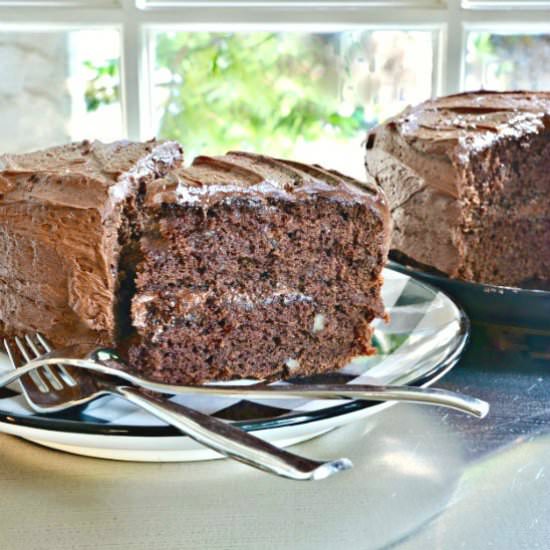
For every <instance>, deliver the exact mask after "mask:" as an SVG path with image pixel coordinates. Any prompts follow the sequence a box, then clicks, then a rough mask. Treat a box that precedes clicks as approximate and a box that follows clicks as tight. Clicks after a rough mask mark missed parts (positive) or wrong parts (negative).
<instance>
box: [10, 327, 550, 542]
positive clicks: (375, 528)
mask: <svg viewBox="0 0 550 550" xmlns="http://www.w3.org/2000/svg"><path fill="white" fill-rule="evenodd" d="M549 369H550V362H549V361H548V359H536V358H533V357H532V356H530V355H529V354H528V353H526V352H518V351H506V352H501V351H496V350H495V349H493V348H492V347H491V346H490V345H488V343H487V339H486V337H485V332H484V331H482V330H480V329H479V328H476V329H475V331H474V337H473V339H472V342H471V343H470V346H469V347H468V349H467V351H466V353H465V355H464V357H463V358H462V360H461V361H460V363H459V364H458V365H457V366H456V367H455V368H454V369H453V370H452V371H451V372H450V373H449V374H448V375H447V376H446V377H445V378H444V379H443V380H441V381H440V382H439V383H438V384H437V385H438V387H445V388H449V389H456V390H460V391H463V392H466V393H471V394H472V395H476V396H478V397H481V398H483V399H486V400H488V401H489V402H490V403H491V406H492V408H491V412H490V414H489V416H488V417H487V418H486V419H484V420H481V421H479V420H476V419H473V418H470V417H466V416H464V415H462V414H459V413H455V412H447V411H444V410H441V409H436V408H431V407H425V406H421V405H405V404H399V405H395V406H393V407H390V408H388V409H385V410H383V411H381V412H380V413H379V414H377V415H374V416H372V417H369V418H367V419H365V420H362V421H358V422H355V423H353V424H350V425H348V426H345V427H344V428H341V429H339V430H335V431H333V432H331V433H329V434H327V435H325V436H323V437H320V438H317V439H315V440H312V441H309V442H307V443H304V444H301V445H298V446H296V447H294V449H295V450H296V451H297V452H300V453H303V454H304V455H307V456H311V457H317V458H334V457H337V456H348V457H349V458H351V459H352V460H353V462H354V464H355V467H354V469H353V470H351V471H349V472H344V473H342V474H340V475H337V476H335V477H332V478H330V479H327V480H324V481H320V482H292V481H288V480H282V479H277V478H274V477H272V476H268V475H266V474H263V473H260V472H258V471H256V470H252V469H250V468H248V467H246V466H243V465H240V464H237V463H234V462H231V461H228V460H217V461H210V462H198V463H183V464H140V463H123V462H112V461H106V460H99V459H91V458H83V457H77V456H72V455H69V454H64V453H61V452H57V451H52V450H49V449H45V448H42V447H39V446H37V445H34V444H31V443H27V442H25V441H23V440H20V439H17V438H14V437H11V436H7V435H0V503H1V504H0V549H1V550H34V549H36V550H69V549H70V550H84V549H94V550H96V549H106V550H111V549H112V550H115V549H116V550H122V549H124V550H126V549H129V548H131V549H132V550H141V549H143V550H145V549H147V550H150V549H155V550H172V549H174V550H176V549H177V550H181V549H187V548H189V549H195V548H196V549H199V548H200V549H210V548H216V549H254V550H256V549H261V550H268V549H300V550H305V549H325V548H326V549H333V548H338V549H341V550H344V549H348V548H351V549H369V548H397V549H400V550H413V549H423V550H425V549H439V548H441V549H455V548H468V550H475V549H477V548H481V549H482V548H497V549H499V550H503V549H508V548H510V549H514V550H516V549H529V550H535V549H538V548H541V549H548V548H550V520H549V519H548V518H550V400H549V395H550V387H549V375H548V372H549Z"/></svg>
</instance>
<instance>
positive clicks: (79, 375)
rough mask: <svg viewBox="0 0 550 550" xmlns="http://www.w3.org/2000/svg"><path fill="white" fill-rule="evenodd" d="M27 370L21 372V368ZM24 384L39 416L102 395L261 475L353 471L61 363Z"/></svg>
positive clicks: (38, 352) (33, 352) (28, 351)
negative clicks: (128, 404)
mask: <svg viewBox="0 0 550 550" xmlns="http://www.w3.org/2000/svg"><path fill="white" fill-rule="evenodd" d="M14 342H15V347H17V349H18V350H19V352H20V354H21V355H22V356H23V358H24V361H25V362H27V363H29V362H30V361H32V360H33V359H37V358H40V357H41V356H42V355H44V354H46V353H49V352H51V351H52V350H51V348H50V346H49V344H48V342H47V341H46V340H45V339H44V338H43V337H42V336H41V335H36V336H35V338H34V339H33V338H31V337H30V336H28V335H27V336H25V338H24V339H21V338H17V337H16V338H14ZM4 347H5V349H6V352H7V354H8V357H9V359H10V363H11V365H12V366H13V368H14V369H16V370H17V361H16V357H15V353H14V347H13V346H12V345H10V343H9V342H8V340H6V339H5V340H4ZM19 369H20V370H22V369H21V368H19ZM19 381H20V383H21V387H22V390H23V393H24V395H25V398H26V400H27V402H28V403H29V405H30V406H31V407H32V408H33V409H34V410H35V411H37V412H40V413H47V412H54V411H61V410H64V409H68V408H70V407H74V406H75V405H81V404H83V403H87V402H89V401H92V400H93V399H96V398H98V397H100V396H102V395H107V394H114V395H118V396H121V397H123V398H125V399H127V400H128V401H130V402H131V403H134V404H135V405H137V406H138V407H141V408H142V409H145V410H146V411H148V412H150V413H152V414H153V415H155V416H156V417H158V418H160V419H161V420H163V421H165V422H167V423H169V424H171V425H172V426H174V427H176V428H178V429H179V430H181V431H182V432H183V433H185V434H187V435H188V436H189V437H191V438H192V439H194V440H195V441H198V442H199V443H201V444H203V445H205V446H206V447H209V448H211V449H213V450H214V451H217V452H218V453H220V454H222V455H224V456H226V457H229V458H233V459H235V460H238V461H239V462H243V463H245V464H248V465H249V466H253V467H255V468H258V469H260V470H263V471H266V472H269V473H272V474H276V475H279V476H281V477H286V478H290V479H295V480H319V479H324V478H326V477H329V476H331V475H333V474H336V473H338V472H341V471H343V470H347V469H349V468H351V467H352V463H351V461H350V460H348V459H347V458H341V459H337V460H332V461H326V462H321V461H316V460H310V459H308V458H304V457H301V456H298V455H295V454H292V453H289V452H288V451H285V450H282V449H279V448H278V447H275V446H274V445H271V444H270V443H267V442H265V441H263V440H261V439H259V438H257V437H254V436H253V435H251V434H249V433H247V432H245V431H243V430H241V429H239V428H237V427H235V426H232V425H231V424H228V423H226V422H223V421H221V420H218V419H215V418H213V417H211V416H208V415H205V414H202V413H200V412H198V411H195V410H193V409H190V408H188V407H184V406H182V405H178V404H175V403H171V402H169V401H166V400H163V399H160V398H158V397H155V396H152V395H151V394H149V393H143V392H142V391H140V390H139V389H138V388H135V387H132V386H129V385H128V384H127V383H125V382H124V381H123V380H121V379H120V378H117V377H114V376H110V375H105V374H101V373H98V372H93V371H91V370H89V369H87V368H86V367H84V368H82V367H80V368H75V367H71V366H67V365H60V364H58V363H56V364H52V365H47V366H45V367H41V368H36V369H33V370H31V371H28V372H27V373H25V374H23V375H22V376H20V378H19Z"/></svg>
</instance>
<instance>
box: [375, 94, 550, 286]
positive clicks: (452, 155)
mask: <svg viewBox="0 0 550 550" xmlns="http://www.w3.org/2000/svg"><path fill="white" fill-rule="evenodd" d="M549 126H550V92H525V91H516V92H485V91H479V92H468V93H462V94H456V95H451V96H447V97H442V98H438V99H434V100H429V101H426V102H424V103H421V104H420V105H418V106H415V107H409V108H407V109H405V111H403V112H402V113H401V114H399V115H397V116H396V117H394V118H392V119H390V120H389V121H387V122H386V123H385V124H383V125H381V126H379V127H377V128H374V129H373V130H372V131H371V132H369V134H368V136H367V141H366V157H365V158H366V168H367V173H368V176H369V177H370V178H372V179H373V180H374V181H376V182H377V183H378V184H380V185H381V186H382V188H383V189H384V191H385V192H386V196H387V197H388V201H389V204H390V208H391V210H392V216H393V220H394V228H395V231H394V235H393V243H392V248H395V249H397V250H399V251H402V252H404V253H405V254H407V255H409V256H410V257H412V258H413V259H415V260H417V261H418V262H421V263H423V264H426V265H431V266H434V267H436V268H437V269H439V270H440V271H443V272H445V273H449V274H451V275H453V276H457V275H458V272H459V268H460V266H461V263H462V259H463V255H464V253H465V250H464V242H463V238H462V228H461V223H462V221H463V220H462V218H461V216H462V209H461V206H460V201H461V200H462V197H463V196H464V194H465V192H467V190H466V186H467V181H466V180H465V179H464V177H463V176H464V174H465V173H466V172H467V170H468V166H469V165H470V164H471V163H472V161H474V160H475V159H477V158H479V157H480V156H481V155H484V154H485V152H486V151H488V150H490V149H491V148H492V147H493V146H494V145H495V144H497V143H498V142H499V141H501V140H506V139H520V138H522V137H523V136H529V135H533V134H538V133H541V132H543V131H544V130H545V129H546V128H548V127H549Z"/></svg>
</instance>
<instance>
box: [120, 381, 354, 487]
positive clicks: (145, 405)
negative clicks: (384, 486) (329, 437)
mask: <svg viewBox="0 0 550 550" xmlns="http://www.w3.org/2000/svg"><path fill="white" fill-rule="evenodd" d="M112 389H113V391H116V393H117V394H119V395H121V396H122V397H124V398H125V399H127V400H128V401H131V402H132V403H134V404H135V405H137V406H138V407H141V408H142V409H145V410H146V411H148V412H150V413H151V414H153V415H155V416H156V417H157V418H160V419H161V420H164V421H165V422H167V423H169V424H171V425H172V426H174V427H176V428H178V429H179V430H181V431H182V432H183V433H185V434H186V435H188V436H189V437H191V438H192V439H194V440H195V441H198V442H199V443H201V444H202V445H204V446H206V447H209V448H210V449H213V450H214V451H216V452H218V453H220V454H222V455H224V456H226V457H228V458H233V459H235V460H238V461H239V462H243V463H245V464H248V465H249V466H253V467H254V468H258V469H260V470H263V471H266V472H270V473H272V474H276V475H278V476H281V477H286V478H290V479H295V480H318V479H324V478H326V477H329V476H331V475H333V474H336V473H338V472H340V471H343V470H348V469H349V468H351V467H352V463H351V461H350V460H348V459H347V458H340V459H337V460H332V461H328V462H319V461H316V460H310V459H308V458H305V457H301V456H298V455H295V454H293V453H290V452H288V451H285V450H283V449H279V448H278V447H276V446H275V445H271V444H270V443H268V442H266V441H264V440H262V439H259V438H257V437H255V436H253V435H251V434H249V433H247V432H245V431H243V430H241V429H239V428H237V427H235V426H232V425H231V424H228V423H226V422H223V421H221V420H218V419H216V418H211V417H210V416H208V415H205V414H203V413H200V412H198V411H195V410H193V409H190V408H188V407H185V406H183V405H179V404H175V403H171V402H170V401H166V400H165V399H160V398H158V397H154V396H152V395H150V394H146V393H143V390H140V389H138V388H134V387H130V386H116V387H113V388H112Z"/></svg>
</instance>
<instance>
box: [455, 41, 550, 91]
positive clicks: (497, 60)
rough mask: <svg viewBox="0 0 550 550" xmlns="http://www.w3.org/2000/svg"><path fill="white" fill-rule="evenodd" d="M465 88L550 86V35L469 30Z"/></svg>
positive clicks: (498, 88)
mask: <svg viewBox="0 0 550 550" xmlns="http://www.w3.org/2000/svg"><path fill="white" fill-rule="evenodd" d="M465 87H466V89H467V90H475V89H480V88H485V89H489V90H519V89H526V90H548V89H550V34H499V33H491V32H470V33H468V45H467V53H466V71H465Z"/></svg>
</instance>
